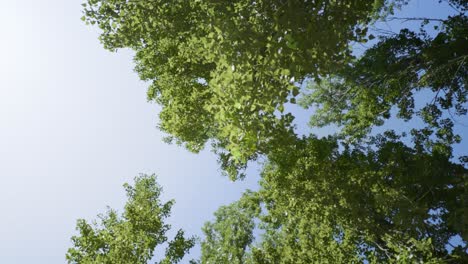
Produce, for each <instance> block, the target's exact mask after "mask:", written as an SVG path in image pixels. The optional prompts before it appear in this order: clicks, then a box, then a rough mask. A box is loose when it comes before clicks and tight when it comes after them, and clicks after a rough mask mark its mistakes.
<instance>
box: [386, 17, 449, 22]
mask: <svg viewBox="0 0 468 264" xmlns="http://www.w3.org/2000/svg"><path fill="white" fill-rule="evenodd" d="M393 20H404V22H407V21H438V22H445V19H441V18H427V17H389V18H388V19H387V21H393Z"/></svg>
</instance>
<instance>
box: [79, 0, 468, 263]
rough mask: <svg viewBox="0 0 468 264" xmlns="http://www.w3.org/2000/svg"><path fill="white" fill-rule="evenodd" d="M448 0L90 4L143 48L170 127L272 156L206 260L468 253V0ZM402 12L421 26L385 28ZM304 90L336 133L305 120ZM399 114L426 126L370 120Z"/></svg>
mask: <svg viewBox="0 0 468 264" xmlns="http://www.w3.org/2000/svg"><path fill="white" fill-rule="evenodd" d="M438 2H439V3H441V2H444V3H446V4H447V5H448V6H449V7H450V8H452V9H453V10H454V11H453V14H452V15H450V16H448V17H447V18H427V17H414V18H398V17H393V15H394V11H395V9H396V8H404V6H405V4H407V1H405V0H375V1H368V0H362V1H360V0H356V1H325V0H321V1H305V0H304V1H299V0H298V1H284V0H274V1H263V0H255V1H253V0H233V1H219V0H197V1H183V0H178V1H164V0H149V1H136V0H88V1H87V3H86V4H84V17H83V20H85V21H86V22H87V23H90V24H97V25H99V27H100V28H101V30H102V34H101V36H100V40H101V42H102V43H103V45H104V47H105V48H107V49H109V50H116V49H119V48H131V49H133V50H134V51H135V63H136V67H135V69H136V71H137V72H138V74H139V76H140V77H141V79H142V80H145V81H148V82H149V89H148V94H147V95H148V99H149V100H152V101H155V102H157V103H159V104H160V105H161V106H162V110H161V112H160V124H159V127H160V128H161V129H162V130H163V131H165V132H166V133H167V134H168V137H167V140H168V141H171V142H172V141H175V142H176V143H178V144H181V145H184V146H185V147H186V148H188V149H189V150H191V151H195V152H197V151H200V150H201V149H202V148H204V147H205V146H206V145H207V144H211V146H212V148H213V150H214V151H215V153H216V154H217V155H218V158H219V161H220V164H221V166H222V169H223V170H224V172H226V173H227V174H228V175H229V176H230V177H231V179H238V178H242V177H243V176H244V175H243V173H242V170H243V169H244V168H245V167H246V166H247V164H248V162H249V161H253V160H256V159H257V158H259V157H262V158H264V160H265V162H264V164H262V165H263V168H262V173H261V176H262V177H261V180H260V186H261V187H260V190H258V191H257V192H248V193H246V194H245V195H244V196H243V197H242V198H241V199H240V200H239V201H237V202H235V203H233V204H231V205H228V206H224V207H221V208H220V209H219V210H218V211H217V212H216V213H215V219H214V221H211V222H208V223H207V224H206V225H205V226H204V228H203V232H204V234H205V238H204V240H203V241H202V256H201V261H202V262H203V263H316V262H320V263H350V262H351V263H356V262H370V263H382V262H388V263H421V262H424V263H426V262H428V263H440V262H444V261H447V262H454V263H464V262H465V261H467V258H468V256H467V255H468V253H467V250H468V247H467V242H468V226H467V225H468V221H467V219H468V209H467V208H468V204H467V203H468V199H467V195H468V170H467V168H466V167H464V165H463V162H462V163H457V162H455V161H454V160H453V154H452V147H453V145H454V144H457V143H459V142H461V137H460V135H457V134H456V132H455V130H454V127H455V125H456V119H455V116H456V117H460V116H463V115H466V113H467V96H468V92H467V88H466V86H467V82H468V78H467V76H468V75H467V71H468V68H467V64H466V63H467V60H468V59H467V58H468V57H467V56H468V18H467V16H466V11H467V10H468V1H466V0H447V1H438ZM422 16H424V14H422ZM392 19H393V20H399V19H403V20H411V21H419V22H420V26H419V27H416V28H414V27H413V28H403V29H402V30H401V31H399V32H388V31H385V32H384V31H381V30H378V29H376V28H375V25H376V23H377V22H378V21H381V20H386V21H388V20H392ZM363 43H367V44H368V45H370V47H369V48H368V49H366V50H365V51H364V52H363V53H362V54H357V53H356V52H354V51H353V48H354V47H355V46H356V45H359V44H363ZM306 83H307V85H302V84H306ZM421 92H427V93H428V94H429V95H430V99H429V100H426V102H424V100H423V102H422V104H421V102H418V98H417V95H418V93H421ZM297 102H300V103H301V105H302V106H304V107H306V108H307V107H310V106H313V107H314V109H315V111H313V112H311V126H312V127H321V126H327V125H333V124H334V125H337V130H338V131H337V133H336V134H335V135H331V136H329V137H327V138H318V137H317V136H316V135H314V134H313V133H311V134H309V135H307V134H306V135H304V136H300V135H297V134H296V131H295V127H294V123H293V121H294V116H293V114H292V113H289V112H287V111H286V108H287V106H288V105H289V104H296V103H297ZM420 105H422V106H420ZM392 115H393V116H396V117H397V118H401V119H403V120H405V121H413V120H415V118H420V119H421V120H422V121H423V123H424V126H423V127H422V128H421V127H414V128H412V129H411V130H409V131H404V129H400V130H399V131H393V130H388V131H386V132H383V133H381V134H373V133H371V130H372V128H374V127H376V126H380V125H383V124H384V123H385V121H386V120H388V119H390V118H391V117H392ZM406 134H410V135H411V139H412V143H411V142H408V140H407V139H406ZM461 160H462V161H463V160H468V159H466V158H463V157H462V159H461ZM256 230H260V233H261V234H255V232H256ZM454 237H457V238H459V240H460V241H459V243H458V245H452V244H451V240H452V239H453V238H454Z"/></svg>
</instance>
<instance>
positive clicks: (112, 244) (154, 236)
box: [66, 175, 195, 264]
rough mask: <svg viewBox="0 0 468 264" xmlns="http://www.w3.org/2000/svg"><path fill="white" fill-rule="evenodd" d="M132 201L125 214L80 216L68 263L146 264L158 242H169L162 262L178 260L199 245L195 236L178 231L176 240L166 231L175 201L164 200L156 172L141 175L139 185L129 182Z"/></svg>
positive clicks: (168, 228)
mask: <svg viewBox="0 0 468 264" xmlns="http://www.w3.org/2000/svg"><path fill="white" fill-rule="evenodd" d="M124 187H125V191H126V193H127V197H128V201H127V203H126V205H125V210H124V212H123V213H122V215H119V214H118V213H117V211H115V210H113V209H109V210H108V211H107V212H106V213H105V214H102V215H99V218H98V220H97V221H93V222H92V223H91V224H90V223H88V222H87V221H86V220H84V219H79V220H78V222H77V225H76V229H77V231H78V232H79V235H77V236H73V237H72V242H73V247H71V248H70V249H69V250H68V253H67V256H66V257H67V260H68V263H80V264H86V263H106V264H107V263H108V264H115V263H135V264H146V263H148V262H149V261H150V260H151V259H152V257H153V252H154V250H155V248H156V247H157V246H158V245H161V244H163V243H167V247H166V253H165V256H164V258H163V259H162V260H160V262H157V263H160V264H171V263H178V262H179V261H180V260H181V259H182V258H183V257H184V256H185V254H186V253H188V251H189V250H190V248H192V247H193V246H194V244H195V239H194V238H187V237H184V231H183V230H181V229H180V230H178V231H177V234H176V235H175V237H174V238H173V239H172V240H170V241H169V240H168V238H167V236H166V233H167V232H168V231H169V230H170V228H171V226H170V225H169V224H166V223H165V220H166V218H167V217H169V215H170V212H171V207H172V205H173V203H174V201H168V202H166V203H162V202H161V201H160V199H159V196H160V195H161V191H162V188H161V187H160V186H159V185H158V184H157V182H156V177H155V176H154V175H141V176H139V177H136V178H135V184H134V185H133V186H132V185H129V184H125V185H124Z"/></svg>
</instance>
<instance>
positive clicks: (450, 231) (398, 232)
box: [202, 137, 468, 264]
mask: <svg viewBox="0 0 468 264" xmlns="http://www.w3.org/2000/svg"><path fill="white" fill-rule="evenodd" d="M377 145H378V150H368V151H360V150H356V149H354V150H351V149H345V150H344V151H339V150H338V145H337V143H336V141H335V140H334V139H317V138H314V137H310V138H303V139H300V140H298V141H297V142H296V144H295V146H292V147H291V148H290V149H288V150H287V151H288V152H289V153H291V154H290V155H288V158H287V159H285V156H284V153H283V152H282V151H278V153H275V154H274V155H272V156H271V157H270V159H269V163H268V164H267V165H266V166H265V167H264V170H263V172H262V180H261V188H260V190H259V191H258V192H256V193H247V195H246V196H244V197H243V198H242V199H241V200H240V201H238V202H236V203H234V204H232V205H230V206H227V207H222V208H220V209H219V211H218V212H216V213H215V216H216V217H215V219H214V221H213V222H212V223H208V224H207V226H206V227H205V229H204V232H205V234H206V239H205V241H204V242H203V244H202V245H203V248H204V249H205V248H206V249H211V248H216V249H218V250H217V251H216V252H215V253H213V252H212V251H211V250H204V251H202V260H205V261H203V263H232V262H233V263H304V264H305V263H353V262H354V263H357V262H359V263H360V262H362V261H364V260H367V261H370V262H371V263H383V262H397V263H416V262H417V261H422V262H421V263H429V262H431V263H440V262H441V261H442V260H445V261H449V260H450V261H454V262H455V263H463V261H462V260H461V259H464V260H468V258H467V255H466V254H463V253H462V252H463V250H462V249H461V248H460V249H459V250H461V252H457V253H453V254H449V253H448V252H447V250H446V245H447V243H448V242H449V239H450V238H451V237H452V236H454V235H461V236H463V237H464V239H465V241H466V239H467V238H468V233H467V230H466V217H467V214H466V197H465V198H464V195H465V194H466V189H465V188H466V186H464V185H463V182H462V180H463V175H464V174H465V175H466V169H464V168H463V167H462V166H460V165H456V164H453V163H451V162H449V161H448V160H447V158H446V157H445V156H443V155H429V154H426V153H418V152H415V151H414V150H412V149H411V148H408V147H407V146H405V145H404V144H402V143H401V142H399V141H398V140H397V139H392V140H388V139H384V138H380V140H379V142H378V143H377ZM448 186H453V187H451V188H449V187H448ZM258 211H262V213H261V214H259V212H258ZM249 217H250V220H249ZM254 219H256V220H255V221H254ZM255 222H258V228H260V230H263V235H262V236H260V238H259V239H258V240H257V241H256V242H254V243H249V244H248V245H247V246H246V245H245V244H242V247H239V246H238V247H236V246H235V245H237V243H238V241H243V242H251V240H249V239H248V238H250V236H251V232H252V230H253V227H252V224H253V223H255ZM207 227H208V228H207ZM211 227H216V228H211ZM213 237H214V238H216V239H213ZM232 247H234V248H235V249H236V250H241V251H242V253H241V254H240V255H242V256H244V257H243V258H244V262H236V260H235V259H229V258H228V259H226V261H208V260H211V259H213V258H214V257H213V256H216V257H222V256H228V254H226V253H222V254H221V253H220V252H225V251H227V252H236V251H235V250H233V249H232ZM465 250H466V248H465ZM458 254H459V255H458ZM410 255H412V257H410ZM405 258H406V260H405ZM410 259H411V260H410ZM457 261H458V262H457ZM418 263H419V262H418Z"/></svg>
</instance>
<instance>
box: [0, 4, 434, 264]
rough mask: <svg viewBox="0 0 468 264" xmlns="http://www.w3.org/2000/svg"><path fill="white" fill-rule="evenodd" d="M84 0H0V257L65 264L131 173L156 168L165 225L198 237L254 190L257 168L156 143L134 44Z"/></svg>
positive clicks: (117, 200)
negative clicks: (243, 169) (168, 208)
mask: <svg viewBox="0 0 468 264" xmlns="http://www.w3.org/2000/svg"><path fill="white" fill-rule="evenodd" d="M416 2H417V3H416V4H417V6H416V9H417V8H428V7H427V6H425V5H424V6H420V4H419V3H420V2H424V1H422V0H420V1H416ZM81 3H82V1H81V0H66V1H65V0H41V1H37V0H14V1H12V0H0V36H1V41H0V177H1V178H0V179H1V186H2V190H1V191H0V214H1V215H0V263H15V264H16V263H18V264H21V263H38V264H41V263H47V264H54V263H64V262H65V258H64V255H65V253H66V250H67V248H68V247H69V246H70V245H71V244H70V237H71V236H72V235H73V234H74V233H75V231H74V227H75V223H76V219H78V218H86V219H93V218H95V216H96V215H97V214H98V213H100V212H103V211H104V210H105V206H106V205H109V206H111V207H113V208H117V209H120V208H121V207H122V205H123V204H124V202H125V196H124V191H123V188H122V187H121V186H122V184H123V183H124V182H131V181H132V178H133V177H134V176H136V175H137V174H138V173H156V174H158V175H159V183H160V184H161V185H162V186H163V188H164V197H165V198H168V199H169V198H174V199H175V200H176V205H175V206H174V209H173V213H172V214H173V217H172V218H171V220H170V222H171V223H172V224H173V226H174V227H175V228H183V229H185V230H186V231H187V232H188V233H189V234H195V235H200V234H201V232H200V228H201V226H202V225H203V223H204V222H205V221H206V220H209V219H211V215H212V213H213V212H214V211H215V210H216V209H217V208H218V207H219V206H220V205H222V204H227V203H229V202H231V201H234V200H236V199H237V198H238V197H240V194H241V192H242V191H243V190H245V189H246V188H251V189H255V188H256V181H257V180H258V176H257V175H258V172H257V171H256V168H252V169H251V170H250V173H249V175H248V178H247V180H245V181H243V182H236V183H233V182H230V181H229V180H228V179H227V178H225V177H223V176H221V173H220V171H219V169H218V165H217V163H216V157H215V156H214V155H213V154H212V153H210V152H209V151H204V152H202V153H201V154H191V153H189V152H187V151H186V150H185V149H183V148H181V147H178V146H176V145H167V144H165V143H163V142H162V136H163V135H162V134H161V133H160V132H159V131H158V130H157V129H156V124H157V113H158V106H157V105H155V104H151V103H147V101H146V87H147V85H146V84H145V83H143V82H141V81H139V79H138V76H137V75H136V74H135V73H134V72H133V70H132V69H133V62H132V54H131V52H129V51H126V50H122V51H119V52H118V53H110V52H108V51H106V50H104V49H103V48H102V46H101V45H100V44H99V41H98V40H97V37H98V31H97V30H96V29H95V28H93V27H89V26H85V25H84V23H83V22H82V21H81V20H80V17H81V16H82V14H81V5H80V4H81ZM416 9H415V10H416ZM428 10H429V9H428ZM431 10H432V9H431ZM434 10H435V9H434ZM434 10H433V11H434ZM434 12H436V11H434ZM429 16H430V15H429ZM298 120H299V121H300V122H302V121H304V122H303V123H305V122H306V121H307V120H306V119H305V118H302V117H301V118H299V119H298ZM195 251H197V249H195Z"/></svg>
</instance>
